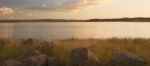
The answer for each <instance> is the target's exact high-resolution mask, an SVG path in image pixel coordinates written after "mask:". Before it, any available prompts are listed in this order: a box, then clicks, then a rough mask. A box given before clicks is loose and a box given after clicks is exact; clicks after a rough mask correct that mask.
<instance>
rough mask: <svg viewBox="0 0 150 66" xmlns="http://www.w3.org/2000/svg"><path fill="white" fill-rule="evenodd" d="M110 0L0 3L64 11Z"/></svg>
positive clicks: (5, 1) (26, 0)
mask: <svg viewBox="0 0 150 66" xmlns="http://www.w3.org/2000/svg"><path fill="white" fill-rule="evenodd" d="M111 1H113V0H1V1H0V4H1V5H5V6H12V7H17V8H26V9H35V10H49V11H64V10H65V11H66V10H78V9H85V8H88V7H91V6H96V5H102V4H105V3H107V2H111ZM6 4H7V5H6Z"/></svg>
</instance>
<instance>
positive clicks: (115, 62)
mask: <svg viewBox="0 0 150 66" xmlns="http://www.w3.org/2000/svg"><path fill="white" fill-rule="evenodd" d="M111 63H112V66H145V65H146V64H147V61H146V60H145V59H144V58H143V57H140V56H137V55H135V54H131V53H128V52H123V53H120V54H119V55H117V56H116V57H114V58H113V59H112V61H111Z"/></svg>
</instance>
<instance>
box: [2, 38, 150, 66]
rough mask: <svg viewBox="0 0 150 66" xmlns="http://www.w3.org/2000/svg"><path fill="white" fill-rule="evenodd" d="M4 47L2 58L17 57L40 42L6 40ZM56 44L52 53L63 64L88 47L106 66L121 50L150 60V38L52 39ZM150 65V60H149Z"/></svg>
mask: <svg viewBox="0 0 150 66" xmlns="http://www.w3.org/2000/svg"><path fill="white" fill-rule="evenodd" d="M1 41H2V40H0V44H3V43H4V44H3V47H1V48H0V60H5V59H9V58H16V57H17V56H18V55H19V54H21V52H22V51H25V50H28V49H30V48H35V47H36V46H37V45H38V44H39V43H40V42H42V41H38V42H36V43H37V45H36V44H29V45H24V44H22V43H21V41H20V42H18V41H10V42H8V43H7V42H6V43H5V42H4V41H3V43H1ZM51 42H52V43H53V44H54V48H53V49H52V55H51V56H54V57H56V58H57V59H58V61H59V63H60V64H61V65H62V66H63V65H65V62H66V60H67V59H68V55H69V52H70V51H71V50H72V49H74V48H79V47H87V48H89V49H91V51H92V52H93V53H94V54H95V55H96V56H98V58H99V59H100V60H101V62H102V63H103V65H104V66H105V65H106V63H108V62H109V61H110V60H111V59H112V57H113V56H115V55H116V54H118V53H120V52H124V51H127V52H130V53H134V54H137V55H139V56H143V57H145V58H146V59H147V60H150V52H149V51H150V39H143V38H134V39H133V38H124V39H119V38H111V39H68V40H51ZM149 65H150V62H149Z"/></svg>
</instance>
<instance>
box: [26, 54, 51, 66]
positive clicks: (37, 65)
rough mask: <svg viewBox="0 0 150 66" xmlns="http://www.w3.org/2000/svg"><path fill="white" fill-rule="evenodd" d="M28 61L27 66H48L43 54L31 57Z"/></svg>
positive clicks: (46, 58)
mask: <svg viewBox="0 0 150 66" xmlns="http://www.w3.org/2000/svg"><path fill="white" fill-rule="evenodd" d="M28 61H29V62H28V63H27V64H28V65H29V66H48V56H47V55H44V54H40V55H37V56H31V57H30V58H29V60H28Z"/></svg>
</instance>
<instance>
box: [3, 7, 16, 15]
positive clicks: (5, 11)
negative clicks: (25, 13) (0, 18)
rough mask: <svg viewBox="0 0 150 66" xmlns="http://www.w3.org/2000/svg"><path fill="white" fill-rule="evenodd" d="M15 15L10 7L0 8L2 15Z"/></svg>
mask: <svg viewBox="0 0 150 66" xmlns="http://www.w3.org/2000/svg"><path fill="white" fill-rule="evenodd" d="M12 13H14V10H13V9H12V8H9V7H1V8H0V15H10V14H12Z"/></svg>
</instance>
